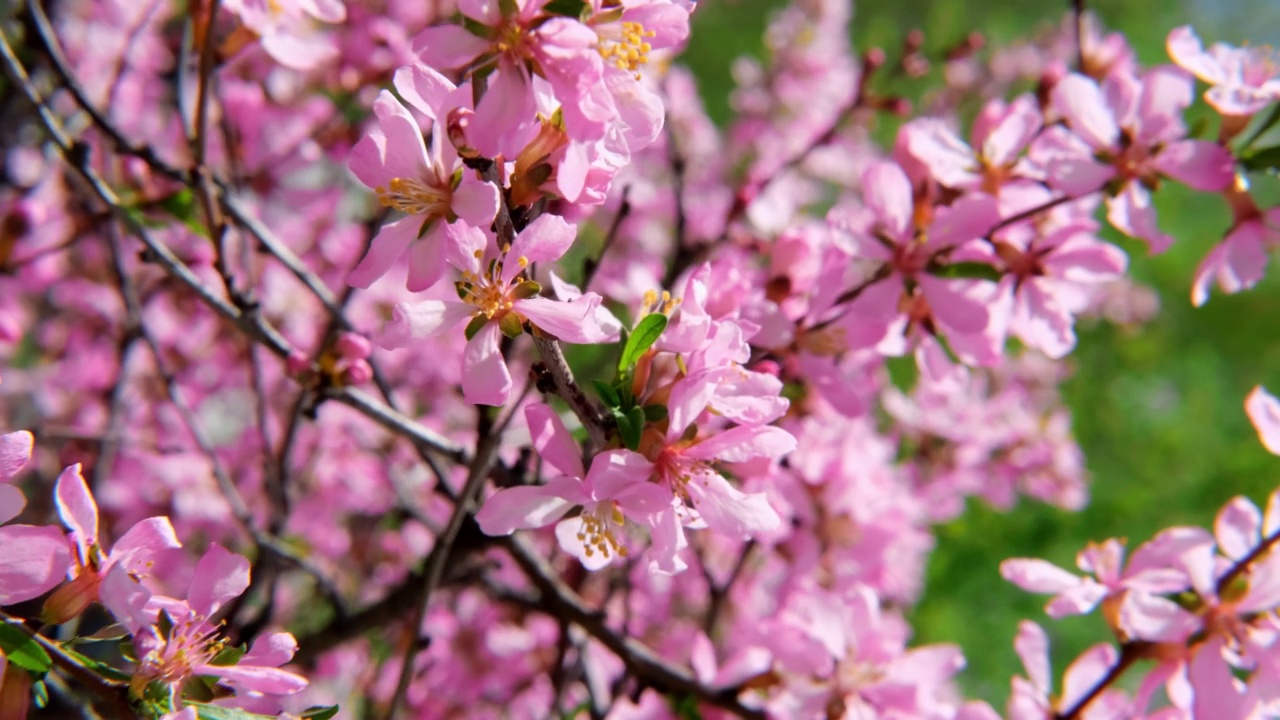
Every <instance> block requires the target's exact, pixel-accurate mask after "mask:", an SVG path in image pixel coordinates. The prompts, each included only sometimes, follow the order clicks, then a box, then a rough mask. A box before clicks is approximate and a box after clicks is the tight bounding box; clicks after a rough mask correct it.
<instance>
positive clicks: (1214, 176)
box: [1155, 140, 1235, 192]
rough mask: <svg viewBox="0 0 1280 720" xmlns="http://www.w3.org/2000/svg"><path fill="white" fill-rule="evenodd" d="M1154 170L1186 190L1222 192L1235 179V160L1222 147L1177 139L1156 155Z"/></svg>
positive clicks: (1202, 141)
mask: <svg viewBox="0 0 1280 720" xmlns="http://www.w3.org/2000/svg"><path fill="white" fill-rule="evenodd" d="M1155 166H1156V169H1157V170H1159V171H1160V172H1161V173H1164V174H1165V175H1168V176H1169V177H1171V178H1173V179H1174V180H1177V181H1178V182H1181V183H1183V184H1185V185H1187V186H1188V187H1191V188H1194V189H1196V190H1201V191H1204V192H1217V191H1219V190H1222V189H1225V188H1226V187H1227V186H1229V185H1231V183H1232V182H1233V181H1234V180H1235V161H1234V159H1233V158H1232V157H1231V153H1230V152H1229V151H1228V150H1227V149H1226V148H1224V147H1222V146H1221V145H1219V144H1217V143H1212V142H1206V141H1204V140H1179V141H1177V142H1174V143H1171V144H1169V145H1166V146H1165V148H1164V149H1163V150H1161V151H1160V154H1159V155H1157V156H1156V160H1155Z"/></svg>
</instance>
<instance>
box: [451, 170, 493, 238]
mask: <svg viewBox="0 0 1280 720" xmlns="http://www.w3.org/2000/svg"><path fill="white" fill-rule="evenodd" d="M450 207H452V208H453V212H454V214H456V215H457V216H458V217H460V218H462V219H463V220H465V221H466V222H467V224H469V225H474V226H476V227H481V228H484V227H488V226H489V225H491V224H492V223H493V218H494V216H495V215H497V214H498V188H497V187H495V186H494V184H493V183H487V182H484V181H483V180H479V179H477V178H475V177H472V176H471V175H470V172H469V171H467V170H464V171H463V174H462V182H461V183H460V184H459V185H458V187H457V188H455V189H454V191H453V199H452V202H451V203H450Z"/></svg>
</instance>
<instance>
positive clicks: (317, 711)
mask: <svg viewBox="0 0 1280 720" xmlns="http://www.w3.org/2000/svg"><path fill="white" fill-rule="evenodd" d="M337 714H338V706H337V705H315V706H312V707H309V708H307V709H306V710H303V711H302V714H301V715H299V716H298V717H302V718H306V720H329V718H331V717H333V716H334V715H337Z"/></svg>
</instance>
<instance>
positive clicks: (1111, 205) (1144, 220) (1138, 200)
mask: <svg viewBox="0 0 1280 720" xmlns="http://www.w3.org/2000/svg"><path fill="white" fill-rule="evenodd" d="M1107 221H1108V222H1110V223H1111V225H1112V226H1113V227H1115V229H1117V230H1119V231H1120V232H1122V233H1124V234H1125V235H1128V236H1129V237H1133V238H1138V239H1140V240H1145V241H1146V242H1147V246H1148V247H1150V248H1151V254H1152V255H1158V254H1159V253H1162V252H1164V251H1165V250H1166V249H1168V247H1169V246H1170V245H1171V244H1173V238H1172V237H1170V236H1169V235H1166V234H1165V233H1162V232H1160V228H1158V227H1157V226H1156V210H1155V207H1154V206H1153V205H1152V204H1151V193H1149V192H1148V191H1147V189H1146V188H1145V187H1143V185H1142V183H1141V182H1138V181H1137V180H1130V181H1129V182H1127V183H1125V186H1124V190H1122V191H1121V192H1120V194H1119V195H1117V196H1115V197H1113V198H1108V199H1107Z"/></svg>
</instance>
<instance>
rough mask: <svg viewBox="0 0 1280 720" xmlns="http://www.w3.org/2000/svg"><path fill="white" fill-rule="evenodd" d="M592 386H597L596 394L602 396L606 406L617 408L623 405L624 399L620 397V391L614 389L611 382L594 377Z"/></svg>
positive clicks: (601, 398)
mask: <svg viewBox="0 0 1280 720" xmlns="http://www.w3.org/2000/svg"><path fill="white" fill-rule="evenodd" d="M591 387H593V388H595V390H596V395H599V396H600V400H601V401H603V402H604V404H605V407H610V408H616V407H619V406H621V405H622V399H621V398H619V397H618V391H617V390H614V389H613V386H612V385H610V384H609V383H607V382H605V381H603V380H595V379H593V380H592V381H591Z"/></svg>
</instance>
